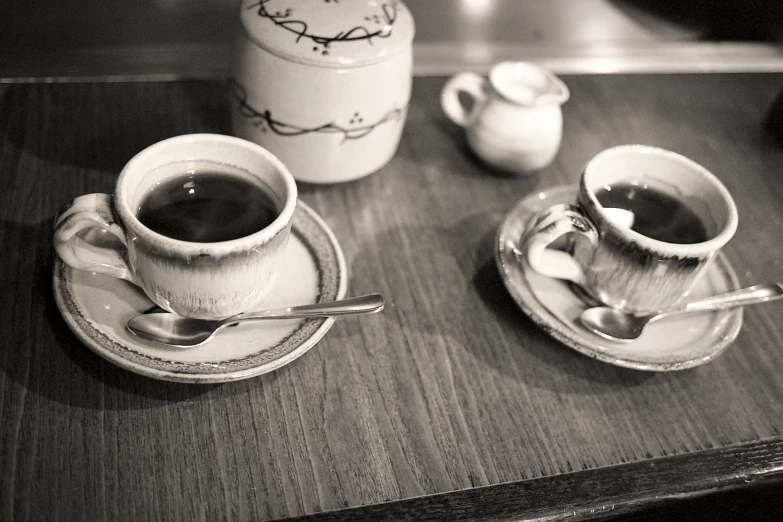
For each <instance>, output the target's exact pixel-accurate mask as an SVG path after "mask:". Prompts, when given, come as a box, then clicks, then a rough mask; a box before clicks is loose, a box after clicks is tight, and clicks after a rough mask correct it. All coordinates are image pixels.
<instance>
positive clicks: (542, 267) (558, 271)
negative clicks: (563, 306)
mask: <svg viewBox="0 0 783 522" xmlns="http://www.w3.org/2000/svg"><path fill="white" fill-rule="evenodd" d="M532 223H533V224H532V226H531V227H530V229H529V232H528V233H527V234H525V235H524V237H523V240H522V252H524V255H525V259H526V260H527V263H528V265H530V267H531V268H532V269H533V270H535V271H536V272H538V273H539V274H541V275H545V276H547V277H553V278H555V279H565V280H567V281H573V282H574V283H576V284H578V285H584V283H585V275H584V270H582V267H581V266H580V265H579V263H578V262H577V261H576V259H574V257H573V256H572V255H571V254H570V253H568V252H564V251H561V250H555V249H552V248H549V247H550V245H551V244H552V243H554V242H555V241H556V240H557V239H559V238H561V237H562V236H564V235H565V234H569V233H574V234H578V235H580V236H583V237H585V238H587V240H588V241H589V243H590V245H592V246H595V245H596V244H597V243H598V232H597V231H596V229H595V226H594V225H593V224H592V223H591V222H590V220H589V219H587V217H586V216H585V215H584V214H582V212H581V211H580V210H579V209H578V208H577V207H575V206H573V205H568V204H561V205H555V206H553V207H550V208H548V209H546V210H544V211H542V212H541V213H539V214H537V215H536V216H535V217H534V218H533V221H532Z"/></svg>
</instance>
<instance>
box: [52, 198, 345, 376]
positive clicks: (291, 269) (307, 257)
mask: <svg viewBox="0 0 783 522" xmlns="http://www.w3.org/2000/svg"><path fill="white" fill-rule="evenodd" d="M284 267H285V268H284V269H283V272H282V273H281V274H280V275H279V276H278V278H277V281H276V283H275V290H274V291H273V292H272V293H271V296H270V297H269V298H267V299H266V300H265V301H264V303H263V304H262V305H260V307H259V309H260V308H282V307H287V306H293V305H298V304H308V303H315V302H318V301H332V300H335V299H340V298H342V297H344V296H345V292H346V287H347V278H346V269H345V259H344V257H343V253H342V250H341V249H340V245H339V244H338V243H337V240H336V239H335V237H334V234H332V231H331V230H329V227H328V226H327V225H326V223H324V221H323V220H322V219H321V218H320V217H319V216H318V215H317V214H316V213H315V212H314V211H313V210H312V209H310V208H309V207H308V206H307V205H305V204H304V203H302V202H301V201H300V202H298V203H297V210H296V214H295V215H294V221H293V227H292V233H291V239H290V240H289V242H288V259H287V262H286V263H284ZM54 295H55V298H56V300H57V306H58V307H59V309H60V313H61V314H62V316H63V318H64V319H65V321H66V322H67V323H68V326H69V327H70V328H71V330H73V332H74V333H75V334H76V335H77V336H78V337H79V339H81V341H82V342H84V344H86V345H87V346H88V347H89V348H91V349H92V350H93V351H95V352H96V353H97V354H98V355H100V356H101V357H103V358H105V359H107V360H109V361H111V362H112V363H114V364H116V365H118V366H121V367H123V368H125V369H127V370H130V371H132V372H135V373H139V374H142V375H146V376H148V377H153V378H155V379H163V380H167V381H180V382H209V383H213V382H226V381H235V380H240V379H246V378H248V377H253V376H256V375H260V374H262V373H266V372H270V371H272V370H275V369H277V368H279V367H281V366H283V365H285V364H288V363H290V362H291V361H293V360H294V359H296V358H297V357H299V356H300V355H302V354H304V353H305V352H306V351H307V350H308V349H310V348H311V347H312V346H313V345H315V343H316V342H318V340H319V339H321V337H323V336H324V334H326V332H327V331H328V330H329V328H330V327H331V326H332V323H334V319H333V318H325V319H307V320H279V321H263V322H257V323H249V324H240V325H237V326H235V327H232V328H226V329H224V330H223V331H221V332H220V333H219V334H218V335H217V336H216V337H215V338H214V339H213V340H211V341H210V342H209V343H207V344H205V345H204V346H199V347H196V348H189V349H182V348H173V347H167V346H165V345H161V344H156V343H153V342H148V341H145V340H143V339H139V338H138V337H136V336H134V335H133V334H131V333H130V332H128V331H127V330H126V329H125V325H126V323H127V322H128V320H129V319H130V318H131V317H133V316H135V315H138V314H140V313H143V312H146V311H148V310H150V309H151V308H152V307H153V306H154V304H153V303H152V302H151V301H150V300H149V299H147V297H146V296H145V295H144V292H142V291H141V290H140V289H139V288H137V287H136V286H134V285H132V284H130V283H128V282H126V281H123V280H120V279H114V278H111V277H108V276H104V275H100V274H93V273H91V272H85V271H81V270H74V269H72V268H70V267H68V266H67V265H65V264H64V263H62V262H61V261H60V260H59V259H57V260H56V261H55V265H54Z"/></svg>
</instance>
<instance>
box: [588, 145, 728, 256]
mask: <svg viewBox="0 0 783 522" xmlns="http://www.w3.org/2000/svg"><path fill="white" fill-rule="evenodd" d="M628 151H633V152H639V153H642V154H654V155H661V156H666V157H667V158H671V159H673V160H675V161H678V162H680V163H682V164H684V165H686V166H687V167H688V168H690V169H691V170H693V171H695V172H698V173H699V175H701V176H702V177H703V178H704V179H706V180H707V182H709V183H710V184H711V185H712V186H713V187H714V188H715V189H716V190H717V191H718V192H719V193H720V195H721V196H722V199H723V201H724V203H725V204H726V206H727V214H728V216H727V220H726V223H725V225H724V226H723V228H722V229H721V230H720V231H719V232H718V233H717V234H715V236H714V237H711V238H710V239H708V240H707V241H702V242H700V243H667V242H665V241H660V240H658V239H653V238H651V237H648V236H645V235H643V234H640V233H639V232H636V231H634V230H631V229H630V228H628V227H624V226H621V225H617V224H615V223H614V222H613V221H612V220H610V219H607V218H606V216H605V214H603V212H602V211H603V209H604V207H603V205H601V203H600V202H599V201H598V198H597V197H596V196H595V194H594V193H593V191H592V190H590V189H589V188H588V186H589V181H590V177H591V174H592V173H593V171H594V170H595V169H596V168H597V165H598V164H599V163H600V162H601V161H602V160H604V159H605V158H606V157H607V156H613V155H616V154H620V153H626V152H628ZM579 193H580V194H581V195H583V196H585V197H587V198H588V201H589V202H590V204H591V205H593V206H594V207H595V208H596V209H597V211H598V212H599V213H600V214H601V217H602V218H603V219H604V221H605V222H606V226H607V227H609V228H611V229H612V230H613V231H615V233H617V234H618V235H621V236H625V237H627V238H629V239H630V240H632V241H636V242H638V243H640V244H643V245H645V246H647V247H648V248H652V249H655V250H656V251H658V252H661V253H665V254H666V255H668V256H683V257H699V256H705V255H709V254H712V253H714V252H716V251H717V250H719V249H720V248H722V247H723V246H724V245H726V244H727V243H728V242H729V240H731V238H732V237H733V236H734V233H735V232H736V230H737V225H738V222H739V215H738V212H737V205H736V204H735V202H734V199H733V198H732V197H731V193H730V192H729V190H728V189H727V188H726V186H725V185H724V184H723V183H722V182H721V181H720V179H718V177H717V176H715V174H713V173H712V172H710V171H709V170H707V168H705V167H704V166H702V165H700V164H699V163H697V162H695V161H693V160H692V159H690V158H688V157H687V156H683V155H682V154H679V153H677V152H673V151H670V150H667V149H662V148H660V147H653V146H650V145H637V144H631V145H618V146H616V147H610V148H608V149H605V150H603V151H601V152H599V153H598V154H596V155H595V156H594V157H593V158H592V159H591V160H590V161H589V162H588V163H587V165H586V166H585V168H584V172H583V174H582V177H581V179H580V187H579Z"/></svg>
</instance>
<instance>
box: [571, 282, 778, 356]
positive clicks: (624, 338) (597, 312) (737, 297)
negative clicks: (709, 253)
mask: <svg viewBox="0 0 783 522" xmlns="http://www.w3.org/2000/svg"><path fill="white" fill-rule="evenodd" d="M780 298H783V283H768V284H763V285H756V286H751V287H748V288H743V289H742V290H736V291H734V292H727V293H725V294H719V295H716V296H713V297H708V298H706V299H700V300H698V301H692V302H690V303H687V304H685V305H681V306H678V307H676V308H667V309H665V310H660V311H658V312H654V313H651V314H643V315H636V314H631V313H628V312H624V311H622V310H620V309H618V308H613V307H611V306H595V307H591V308H587V309H585V310H584V311H583V312H582V313H581V315H580V316H579V322H581V323H582V325H583V326H584V327H585V328H587V329H588V330H590V331H591V332H593V333H595V334H598V335H600V336H601V337H603V338H605V339H610V340H612V341H620V342H631V341H633V340H634V339H638V338H639V336H641V335H642V332H643V331H644V327H645V326H647V324H649V323H651V322H653V321H658V320H660V319H663V318H665V317H669V316H672V315H675V314H683V313H696V312H709V311H715V310H728V309H731V308H736V307H738V306H747V305H752V304H758V303H766V302H769V301H774V300H776V299H780Z"/></svg>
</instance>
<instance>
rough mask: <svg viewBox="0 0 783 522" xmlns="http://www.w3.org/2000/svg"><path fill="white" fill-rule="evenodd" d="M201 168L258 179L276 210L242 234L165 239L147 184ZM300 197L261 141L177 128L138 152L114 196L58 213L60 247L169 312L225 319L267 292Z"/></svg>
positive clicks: (65, 256) (78, 264)
mask: <svg viewBox="0 0 783 522" xmlns="http://www.w3.org/2000/svg"><path fill="white" fill-rule="evenodd" d="M201 172H213V173H215V172H216V173H221V174H226V175H232V176H235V177H238V178H240V179H243V180H245V181H247V182H249V183H254V184H255V185H256V186H258V187H260V188H261V189H262V190H263V191H264V192H265V193H266V195H267V196H269V197H270V199H271V200H272V201H273V203H274V205H275V207H276V208H275V210H276V212H277V217H275V218H274V220H273V221H272V222H271V224H269V225H268V226H266V227H264V228H262V229H260V230H258V231H256V232H253V233H251V234H250V235H247V236H245V237H240V238H237V239H231V240H227V241H218V242H211V243H200V242H191V241H183V240H180V239H174V238H172V237H167V236H165V235H162V234H160V233H158V232H155V231H153V230H151V229H150V228H148V227H147V226H145V225H144V224H142V223H141V221H139V219H138V217H137V216H138V210H139V207H140V204H141V202H142V200H143V199H144V198H145V196H146V195H147V194H149V193H150V190H152V189H154V188H155V187H158V186H160V185H161V184H163V183H165V182H167V181H169V180H172V179H175V178H177V177H179V176H183V175H185V174H186V173H190V174H192V175H195V176H197V175H198V174H199V173H201ZM296 201H297V188H296V183H295V181H294V178H293V177H292V176H291V174H290V173H289V172H288V169H287V168H286V166H285V165H283V163H282V162H281V161H280V160H279V159H277V158H276V157H275V156H274V155H273V154H272V153H270V152H269V151H267V150H266V149H264V148H262V147H261V146H259V145H256V144H254V143H251V142H249V141H246V140H243V139H240V138H235V137H230V136H223V135H217V134H191V135H183V136H177V137H174V138H170V139H167V140H164V141H161V142H159V143H156V144H154V145H152V146H150V147H148V148H147V149H144V150H143V151H141V152H139V153H138V154H137V155H136V156H134V157H133V158H132V159H131V160H130V161H129V162H128V163H127V164H126V165H125V167H124V168H123V170H122V172H121V173H120V176H119V178H118V180H117V185H116V188H115V191H114V194H113V195H111V196H110V195H109V194H87V195H85V196H80V197H77V198H76V199H74V200H73V201H72V202H71V203H70V204H69V205H67V206H66V207H64V208H63V209H62V210H61V211H60V213H59V214H58V215H57V218H56V220H55V232H54V246H55V249H56V251H57V254H58V255H59V256H60V258H61V259H62V260H63V261H64V262H65V263H66V264H68V265H69V266H71V267H73V268H76V269H79V270H89V271H92V272H96V273H100V274H106V275H109V276H112V277H117V278H120V279H125V280H127V281H130V282H131V283H133V284H135V285H138V286H139V287H140V288H141V289H142V290H144V292H145V293H146V294H147V296H148V297H149V298H150V299H151V300H152V301H154V302H155V303H156V304H157V305H159V306H160V307H162V308H164V309H166V310H168V311H171V312H175V313H177V314H179V315H183V316H188V317H195V318H200V319H221V318H225V317H230V316H232V315H235V314H238V313H241V312H244V311H246V310H248V309H250V308H251V307H253V306H254V305H256V304H257V303H258V302H259V301H261V300H262V299H263V298H264V297H265V296H266V294H267V293H268V291H269V290H270V288H271V286H272V282H273V280H274V278H275V276H276V274H277V272H278V266H279V264H280V262H281V260H282V259H283V256H284V251H285V247H286V244H287V242H288V237H289V235H290V230H291V222H292V219H293V215H294V210H295V207H296ZM96 232H97V233H96ZM101 232H102V233H101ZM101 236H104V237H103V238H102V237H101ZM106 236H110V237H112V239H113V238H116V240H114V241H113V242H107V241H105V237H106ZM107 243H109V244H107Z"/></svg>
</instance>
